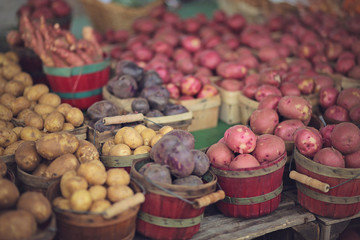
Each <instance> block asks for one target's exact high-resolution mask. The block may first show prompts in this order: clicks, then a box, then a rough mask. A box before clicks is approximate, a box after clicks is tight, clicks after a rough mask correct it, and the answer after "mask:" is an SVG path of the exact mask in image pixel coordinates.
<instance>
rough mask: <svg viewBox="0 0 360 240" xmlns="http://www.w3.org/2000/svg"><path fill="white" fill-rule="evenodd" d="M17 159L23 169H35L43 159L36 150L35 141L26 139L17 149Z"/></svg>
mask: <svg viewBox="0 0 360 240" xmlns="http://www.w3.org/2000/svg"><path fill="white" fill-rule="evenodd" d="M15 161H16V164H17V166H18V167H19V168H20V169H22V170H23V171H26V172H31V171H33V170H34V169H35V168H36V167H37V166H38V165H39V164H40V161H41V157H40V155H39V154H38V153H37V151H36V147H35V142H34V141H24V142H23V143H22V144H20V146H18V148H17V149H16V151H15Z"/></svg>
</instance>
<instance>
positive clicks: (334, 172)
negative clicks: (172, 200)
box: [294, 149, 360, 218]
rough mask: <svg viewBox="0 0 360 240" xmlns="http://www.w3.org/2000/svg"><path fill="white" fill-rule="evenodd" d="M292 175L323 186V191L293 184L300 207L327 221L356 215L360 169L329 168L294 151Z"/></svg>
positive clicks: (358, 206)
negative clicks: (298, 174) (294, 169)
mask: <svg viewBox="0 0 360 240" xmlns="http://www.w3.org/2000/svg"><path fill="white" fill-rule="evenodd" d="M294 159H295V164H296V171H297V172H298V173H300V174H303V175H305V176H307V177H310V178H313V179H316V180H318V181H320V183H322V184H325V185H327V187H326V190H327V192H326V191H325V192H324V191H320V190H318V189H315V188H313V187H310V186H307V185H304V184H302V183H300V182H296V187H297V197H298V201H299V203H300V205H301V206H302V207H304V208H306V209H307V210H309V211H310V212H312V213H315V214H317V215H319V216H323V217H329V218H345V217H351V216H353V215H355V214H357V213H359V212H360V187H359V186H360V168H337V167H330V166H326V165H323V164H320V163H316V162H314V161H313V160H311V159H309V158H307V157H305V156H304V155H302V154H301V153H300V152H299V151H298V150H297V149H294Z"/></svg>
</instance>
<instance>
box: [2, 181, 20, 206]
mask: <svg viewBox="0 0 360 240" xmlns="http://www.w3.org/2000/svg"><path fill="white" fill-rule="evenodd" d="M19 196H20V193H19V190H18V188H17V187H16V185H15V183H13V182H11V181H10V180H8V179H6V178H0V209H6V208H10V207H12V206H14V205H15V204H16V201H17V200H18V198H19Z"/></svg>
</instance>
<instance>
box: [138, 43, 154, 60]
mask: <svg viewBox="0 0 360 240" xmlns="http://www.w3.org/2000/svg"><path fill="white" fill-rule="evenodd" d="M134 56H135V58H136V59H137V60H138V61H145V62H147V61H150V60H151V59H152V57H153V52H152V51H151V50H150V48H148V47H145V46H142V47H139V48H137V49H135V50H134Z"/></svg>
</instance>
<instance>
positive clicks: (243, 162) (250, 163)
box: [229, 153, 260, 170]
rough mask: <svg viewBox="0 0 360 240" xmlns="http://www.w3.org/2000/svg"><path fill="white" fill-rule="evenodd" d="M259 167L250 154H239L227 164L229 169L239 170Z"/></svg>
mask: <svg viewBox="0 0 360 240" xmlns="http://www.w3.org/2000/svg"><path fill="white" fill-rule="evenodd" d="M258 166H260V163H259V161H258V160H256V158H255V157H254V156H253V155H251V154H248V153H246V154H239V155H237V156H236V157H235V158H234V160H232V161H231V163H230V164H229V169H231V170H239V169H242V168H253V167H258Z"/></svg>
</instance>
